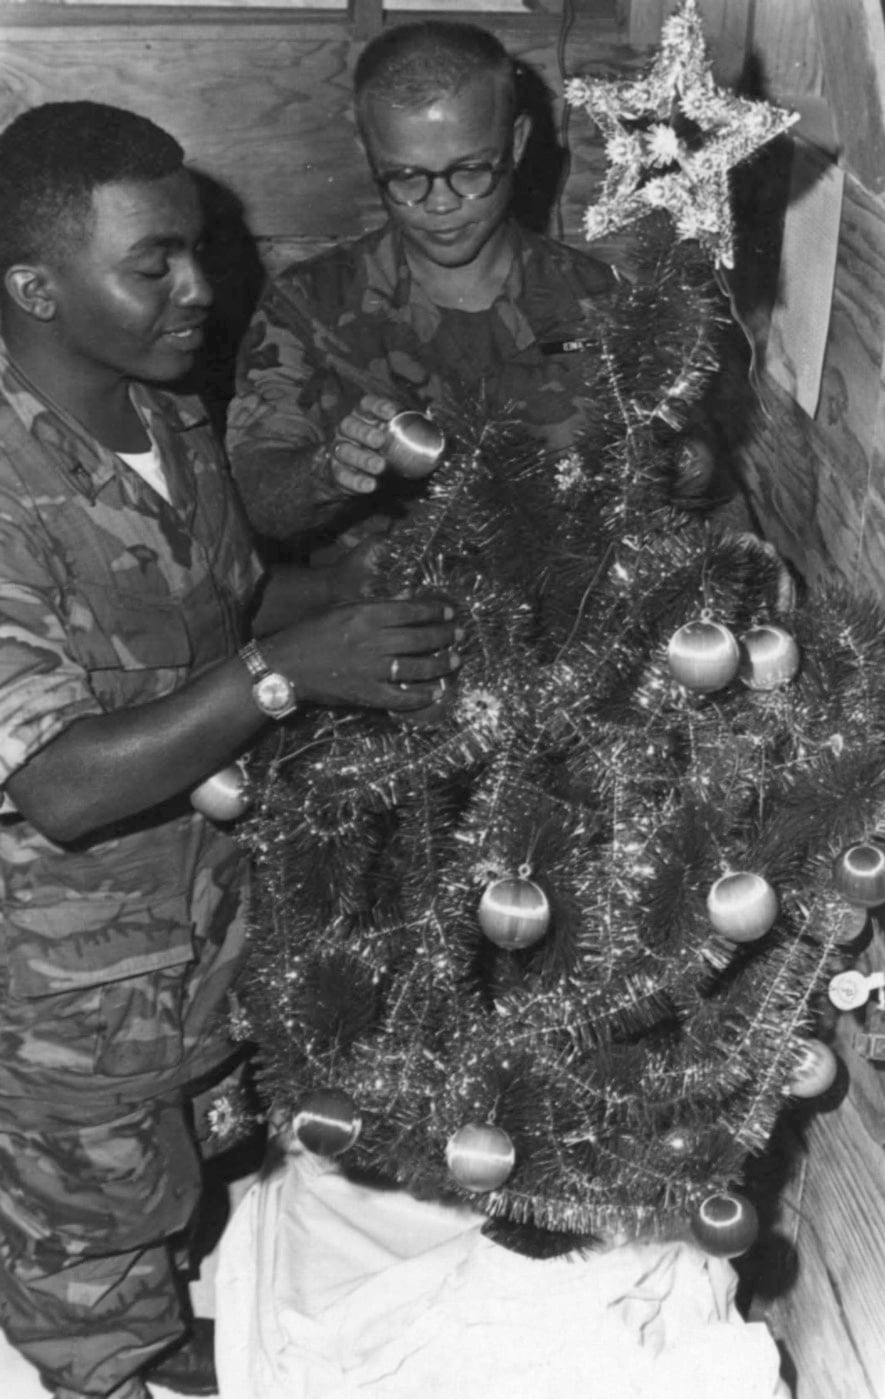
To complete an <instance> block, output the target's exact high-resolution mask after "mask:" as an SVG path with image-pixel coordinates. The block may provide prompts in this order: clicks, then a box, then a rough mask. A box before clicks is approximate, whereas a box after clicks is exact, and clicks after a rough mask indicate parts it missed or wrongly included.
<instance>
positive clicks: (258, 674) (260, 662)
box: [238, 641, 271, 680]
mask: <svg viewBox="0 0 885 1399" xmlns="http://www.w3.org/2000/svg"><path fill="white" fill-rule="evenodd" d="M238 654H239V657H240V660H241V661H242V662H243V664H244V665H245V667H246V669H247V670H248V672H249V674H250V675H251V676H252V679H253V680H263V679H264V677H265V675H270V673H271V670H270V666H269V665H268V664H267V661H266V660H265V659H264V657H263V656H262V654H261V652H260V651H259V649H258V645H257V643H256V642H254V641H247V642H246V644H245V646H241V647H240V650H239V653H238Z"/></svg>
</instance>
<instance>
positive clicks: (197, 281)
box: [175, 257, 214, 306]
mask: <svg viewBox="0 0 885 1399" xmlns="http://www.w3.org/2000/svg"><path fill="white" fill-rule="evenodd" d="M213 299H214V298H213V295H212V287H211V285H210V283H209V279H208V277H207V276H206V274H205V272H204V271H203V269H202V267H201V266H200V264H199V262H198V261H197V259H196V258H193V257H192V258H188V259H187V260H186V261H185V262H184V263H183V265H182V267H181V270H180V273H179V276H178V280H177V282H176V286H175V300H176V302H177V303H178V305H179V306H211V305H212V301H213Z"/></svg>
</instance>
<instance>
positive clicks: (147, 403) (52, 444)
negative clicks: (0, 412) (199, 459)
mask: <svg viewBox="0 0 885 1399" xmlns="http://www.w3.org/2000/svg"><path fill="white" fill-rule="evenodd" d="M0 387H2V393H3V397H4V398H5V399H6V401H7V403H8V404H9V406H10V408H11V409H12V411H13V413H15V415H16V417H17V418H18V419H19V421H20V422H21V423H22V425H23V426H24V428H25V430H26V431H27V432H28V433H30V435H31V436H32V437H34V438H35V439H36V441H37V442H39V443H40V446H41V447H42V448H43V449H44V450H46V451H48V452H49V453H50V454H51V455H52V456H53V457H54V459H55V460H56V461H57V462H58V463H59V465H60V466H61V467H62V468H63V469H64V470H65V471H66V472H67V474H68V475H69V477H70V479H71V481H72V483H73V485H74V487H75V488H76V489H77V490H79V491H83V492H84V493H85V494H87V495H90V496H95V495H96V494H97V493H98V492H99V491H100V490H101V489H102V487H103V486H104V485H106V484H107V482H108V481H109V480H111V479H112V478H114V477H115V476H116V475H117V472H118V471H119V459H118V457H117V455H116V453H115V452H112V451H111V449H110V448H109V447H105V446H104V445H103V444H102V443H101V442H99V441H97V440H96V438H94V437H93V436H92V434H91V433H90V432H89V431H87V429H86V428H85V427H83V425H82V423H79V422H77V420H76V418H73V417H72V416H71V415H70V414H69V413H68V412H66V411H65V409H64V408H62V407H60V406H59V404H57V403H54V402H53V401H52V399H51V398H50V397H49V396H48V395H47V394H45V393H44V392H43V391H42V390H41V389H40V388H39V387H38V386H37V385H36V384H35V383H34V382H33V380H31V379H29V378H28V376H27V375H26V374H25V373H24V372H23V371H22V370H21V369H20V368H19V367H18V365H17V364H15V363H14V362H13V360H12V359H11V358H10V356H9V351H8V350H7V348H6V345H5V342H4V341H3V338H2V336H0ZM130 394H131V396H132V401H133V403H134V404H135V407H136V409H137V411H138V412H139V414H140V415H141V417H142V419H143V421H144V422H145V425H146V426H147V427H150V424H151V420H152V419H153V417H154V415H155V414H159V416H160V417H161V418H162V419H163V421H164V423H165V425H166V427H167V428H169V429H171V430H172V431H173V432H186V431H187V430H189V429H190V428H192V427H197V426H199V425H201V424H202V423H205V422H206V412H205V409H204V408H203V406H202V404H201V403H200V402H199V400H198V399H193V398H191V399H188V398H179V397H178V396H177V395H173V394H170V393H168V392H165V391H163V390H162V389H157V388H153V387H151V386H149V385H147V384H138V383H136V384H132V385H131V387H130Z"/></svg>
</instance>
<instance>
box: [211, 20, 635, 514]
mask: <svg viewBox="0 0 885 1399" xmlns="http://www.w3.org/2000/svg"><path fill="white" fill-rule="evenodd" d="M354 88H355V98H356V114H357V120H358V124H359V131H360V136H361V140H362V144H363V147H364V150H365V153H366V156H367V159H368V162H369V166H370V168H371V170H372V174H373V176H374V178H375V181H376V184H377V186H378V189H379V191H380V194H381V197H382V199H383V201H384V205H385V208H386V211H387V215H388V218H387V222H386V223H385V224H384V226H383V227H382V228H381V229H379V230H376V231H375V232H373V233H370V234H368V235H366V236H364V237H362V238H359V239H357V240H355V241H354V242H351V243H348V244H342V245H340V246H339V247H337V248H335V249H333V250H332V251H331V252H329V253H326V254H323V255H322V256H320V257H318V258H315V259H313V260H311V261H308V262H301V263H296V264H294V265H292V266H291V267H289V268H288V269H287V270H286V271H285V272H283V273H282V275H280V276H279V277H277V278H276V280H275V281H274V282H273V283H272V285H271V286H270V287H269V289H268V290H267V292H266V294H265V296H264V298H263V300H262V303H261V305H260V306H259V308H258V311H257V313H256V315H255V317H254V319H253V322H252V325H251V327H250V330H249V332H248V334H247V336H246V340H245V344H244V347H243V350H242V353H241V358H240V364H239V371H238V382H237V396H236V398H235V399H234V402H233V403H232V405H231V409H230V413H229V418H228V427H229V435H228V445H229V449H230V454H231V458H232V461H233V466H234V473H235V476H236V478H237V480H238V483H239V486H240V490H241V494H242V496H243V499H244V501H245V504H246V508H247V511H248V513H249V515H250V517H251V519H252V523H253V525H254V526H255V527H256V529H257V530H258V531H259V532H260V533H262V534H264V535H266V536H269V537H272V538H278V539H291V538H293V537H294V536H297V535H299V534H300V533H302V532H304V531H305V530H309V529H311V528H316V527H317V526H318V525H319V526H321V525H323V524H324V523H325V522H326V521H328V520H329V519H331V518H332V517H335V519H336V522H338V521H340V520H341V519H342V518H343V517H342V506H343V505H344V504H345V503H346V502H347V501H348V500H349V501H350V503H351V506H352V507H353V510H352V512H351V513H352V514H353V515H354V516H356V515H358V514H359V513H360V509H361V507H362V513H367V512H366V506H370V507H371V508H372V509H377V508H378V507H382V508H384V507H385V506H386V507H387V508H390V505H391V502H390V501H388V500H386V499H385V497H386V496H387V490H386V489H385V487H386V480H385V479H384V478H383V473H384V468H385V465H386V463H385V459H384V455H383V448H384V441H385V425H386V423H387V421H388V420H389V419H390V418H391V417H392V416H393V415H394V414H395V413H396V412H398V411H399V410H401V409H403V408H416V407H417V408H421V407H426V406H427V405H431V404H435V403H439V402H441V401H444V400H446V399H448V400H449V401H450V402H453V403H456V404H458V405H459V406H461V405H465V404H467V403H469V402H471V401H481V402H482V403H483V404H485V405H486V406H487V408H488V410H490V411H494V410H495V409H499V410H500V409H506V411H507V412H508V414H510V413H512V415H513V416H514V417H517V418H518V419H519V420H520V422H521V423H523V424H524V425H525V426H526V427H527V428H528V429H529V430H530V431H531V432H533V433H535V434H536V435H537V436H538V437H539V439H541V440H542V441H543V442H545V443H546V444H547V445H548V446H549V447H550V448H551V449H553V450H558V449H566V448H567V447H568V446H569V445H570V444H571V442H572V441H573V440H574V437H575V435H576V433H577V432H578V431H579V430H580V427H581V426H582V423H583V417H584V413H585V411H586V406H587V405H586V395H587V389H586V378H587V375H586V369H587V366H586V362H585V361H586V354H582V353H581V352H580V351H581V346H580V339H581V333H582V330H583V331H584V333H586V328H587V326H588V324H591V323H592V321H593V319H594V318H595V317H596V316H597V315H598V308H599V306H600V305H601V304H602V302H604V299H605V297H606V294H607V292H608V291H609V289H610V287H611V286H612V284H613V274H612V272H611V271H610V269H609V268H607V267H606V266H604V265H603V264H602V263H600V262H598V261H597V260H595V259H594V258H592V257H590V256H589V255H588V254H586V253H584V252H583V251H578V250H575V249H571V248H568V247H565V246H564V245H562V244H560V243H557V242H555V241H554V240H552V239H550V238H546V237H543V236H541V235H539V234H535V233H530V232H528V231H527V230H525V229H523V228H521V227H520V226H519V225H518V224H517V223H516V221H515V220H514V218H513V217H512V214H511V201H512V195H513V179H514V171H515V169H516V166H517V165H518V163H519V160H520V158H521V156H522V153H523V150H524V148H525V144H526V141H527V139H528V135H529V118H528V116H527V115H526V113H525V112H521V111H520V110H519V109H518V103H517V84H516V79H515V73H514V65H513V63H512V61H511V59H510V58H509V57H508V55H507V53H506V52H505V50H504V49H503V48H502V47H501V45H500V43H499V42H498V40H497V39H496V38H495V37H494V36H493V35H492V34H490V33H489V32H488V31H486V30H484V29H481V28H479V27H478V26H475V25H469V24H462V23H451V22H446V21H433V20H431V21H424V22H418V23H414V24H404V25H399V26H396V27H394V28H392V29H389V30H385V31H383V32H382V34H380V35H379V36H378V37H377V38H376V39H374V40H372V41H371V42H370V43H369V44H368V45H367V47H366V49H365V50H364V51H363V53H362V55H361V57H360V59H359V62H358V64H357V67H356V72H355V81H354Z"/></svg>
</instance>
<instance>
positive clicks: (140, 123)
mask: <svg viewBox="0 0 885 1399" xmlns="http://www.w3.org/2000/svg"><path fill="white" fill-rule="evenodd" d="M183 161H184V151H183V150H182V148H181V146H180V145H179V144H178V142H177V141H176V140H175V138H174V137H173V136H170V135H169V133H168V132H167V131H164V130H163V129H162V128H161V127H159V126H156V125H155V124H154V123H153V122H152V121H149V120H148V118H147V117H142V116H138V115H137V114H136V113H135V112H129V111H126V110H125V109H124V108H122V107H110V106H106V105H105V104H104V103H100V102H46V103H44V104H43V106H40V107H32V108H31V109H30V110H29V111H27V112H23V113H22V114H21V115H20V116H18V117H16V118H15V120H14V121H12V122H11V123H10V124H9V126H7V127H6V128H5V130H4V131H3V132H0V272H5V271H6V270H7V269H8V268H9V267H11V266H13V265H14V264H15V263H17V262H26V263H27V262H34V261H40V260H41V259H42V258H45V257H52V256H58V255H60V254H63V252H64V249H65V248H66V247H68V246H69V245H70V244H71V242H72V241H74V240H76V239H77V238H78V237H79V238H82V237H83V236H84V235H85V234H86V232H87V231H88V226H89V218H90V214H91V208H92V194H93V191H94V190H95V189H96V188H97V187H98V186H100V185H106V184H111V183H114V182H117V181H120V180H157V179H162V178H163V176H165V175H172V174H175V172H176V171H177V170H180V169H181V166H182V163H183Z"/></svg>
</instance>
